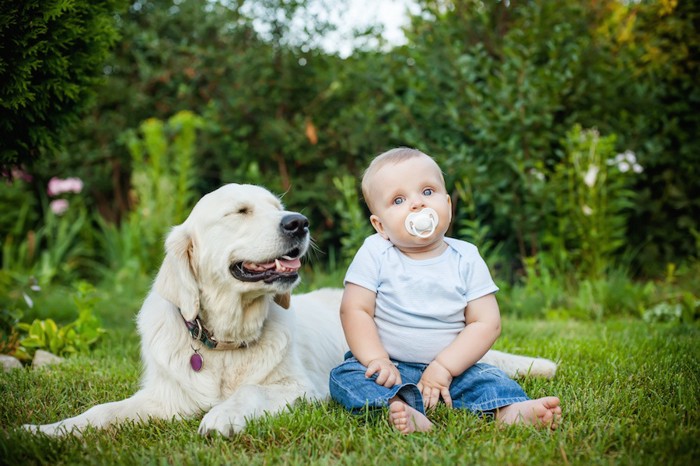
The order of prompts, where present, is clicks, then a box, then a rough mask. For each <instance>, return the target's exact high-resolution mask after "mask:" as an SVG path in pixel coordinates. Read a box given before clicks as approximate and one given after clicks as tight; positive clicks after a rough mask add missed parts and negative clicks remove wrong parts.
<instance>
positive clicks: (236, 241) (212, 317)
mask: <svg viewBox="0 0 700 466" xmlns="http://www.w3.org/2000/svg"><path fill="white" fill-rule="evenodd" d="M309 241H310V238H309V224H308V221H307V219H306V217H304V216H303V215H301V214H299V213H295V212H289V211H286V210H285V209H284V207H283V206H282V204H281V202H280V200H279V199H278V198H277V197H275V196H274V195H272V194H271V193H270V192H269V191H267V190H266V189H264V188H262V187H259V186H252V185H239V184H228V185H225V186H223V187H221V188H219V189H217V190H216V191H213V192H211V193H209V194H207V195H205V196H204V197H202V199H201V200H200V201H199V202H198V203H197V204H196V205H195V207H194V208H193V209H192V212H191V213H190V215H189V217H188V218H187V220H185V222H184V223H182V224H181V225H178V226H176V227H174V228H173V229H172V231H171V232H170V234H169V235H168V237H167V239H166V242H165V249H166V256H165V259H164V260H163V264H162V266H161V268H160V271H159V272H158V275H157V277H156V279H155V281H154V284H153V288H152V290H151V292H150V293H149V295H148V296H147V298H146V300H145V301H144V303H143V306H142V307H141V310H140V312H139V314H138V319H137V327H138V332H139V334H140V337H141V356H142V359H143V376H142V380H141V389H140V390H139V391H138V392H136V393H135V394H134V395H133V396H131V397H130V398H127V399H125V400H122V401H116V402H112V403H105V404H101V405H98V406H95V407H93V408H91V409H89V410H87V411H86V412H84V413H83V414H80V415H78V416H76V417H72V418H69V419H64V420H62V421H59V422H56V423H54V424H47V425H25V428H27V429H29V430H32V431H38V432H44V433H46V434H50V435H61V434H66V433H79V432H80V431H82V430H83V429H85V428H87V427H88V426H92V427H95V428H106V427H108V426H110V425H113V424H115V423H120V422H123V421H126V420H132V421H143V422H145V421H147V420H148V419H149V418H157V419H172V418H190V417H194V416H202V414H203V417H202V421H201V423H200V425H199V432H200V433H201V434H205V435H206V434H210V433H214V432H218V433H220V434H222V435H225V436H229V435H231V434H233V433H236V432H240V431H241V430H243V429H245V426H246V422H248V421H249V420H251V419H254V418H256V417H259V416H262V415H263V414H265V413H269V414H274V413H277V412H280V411H281V410H283V409H286V408H287V407H288V406H291V405H292V404H293V403H294V402H295V401H296V400H298V399H300V398H306V399H308V400H318V399H326V398H327V397H328V374H329V372H330V370H331V369H332V368H333V367H335V366H336V365H338V364H339V363H340V362H341V361H342V360H343V355H344V353H345V351H347V346H346V343H345V338H344V336H343V331H342V328H341V326H340V318H339V312H338V310H339V307H340V297H341V294H342V290H339V289H322V290H318V291H314V292H311V293H307V294H302V295H296V296H293V297H292V298H291V302H289V300H288V297H289V293H290V292H291V291H292V289H293V288H294V286H295V285H296V284H297V283H298V282H299V280H300V279H299V274H298V272H299V268H300V266H301V263H300V259H301V258H302V257H303V256H304V254H305V253H306V251H307V249H308V247H309ZM287 308H288V309H287ZM484 361H485V362H489V363H491V364H494V365H496V366H498V367H500V368H502V369H503V370H505V371H506V373H508V374H509V375H511V376H515V375H517V374H520V375H525V374H530V375H538V376H544V377H551V376H553V375H554V372H555V370H556V365H555V364H554V363H553V362H552V361H548V360H545V359H535V358H529V357H524V356H515V355H510V354H506V353H500V352H497V351H491V352H490V353H489V354H487V355H486V357H485V358H484Z"/></svg>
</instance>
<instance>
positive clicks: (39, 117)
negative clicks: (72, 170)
mask: <svg viewBox="0 0 700 466" xmlns="http://www.w3.org/2000/svg"><path fill="white" fill-rule="evenodd" d="M123 4H124V0H101V1H92V0H70V1H69V0H25V1H21V2H18V1H13V0H2V2H0V112H1V118H0V141H1V142H0V144H2V145H1V146H0V170H1V171H2V172H7V169H9V168H10V167H12V166H18V165H21V164H31V163H33V162H35V161H36V160H37V159H39V158H40V157H42V156H51V155H53V154H55V153H56V152H57V151H58V150H59V148H60V146H61V143H62V141H63V140H64V138H65V135H66V133H67V131H68V130H69V128H70V126H71V125H73V124H75V123H76V122H77V121H79V119H80V117H81V115H82V112H83V111H84V110H85V108H86V107H87V106H88V105H89V103H90V102H91V100H92V98H93V96H94V87H95V85H96V84H97V83H98V82H99V81H100V79H101V76H102V74H103V69H102V67H103V66H104V62H105V59H106V58H107V56H108V54H109V50H110V48H111V47H112V46H113V45H114V44H115V42H116V40H117V38H118V36H117V30H116V25H115V23H114V17H113V15H114V12H115V11H118V10H119V8H121V7H122V6H123Z"/></svg>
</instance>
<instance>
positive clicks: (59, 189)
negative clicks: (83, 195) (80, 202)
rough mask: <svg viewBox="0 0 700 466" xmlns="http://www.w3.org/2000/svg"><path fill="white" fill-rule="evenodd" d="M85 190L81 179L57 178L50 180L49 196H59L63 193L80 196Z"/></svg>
mask: <svg viewBox="0 0 700 466" xmlns="http://www.w3.org/2000/svg"><path fill="white" fill-rule="evenodd" d="M82 190H83V180H81V179H80V178H66V179H65V180H63V179H61V178H56V177H55V176H54V177H53V178H51V179H50V180H49V185H48V189H47V192H48V194H49V196H52V197H53V196H58V195H59V194H63V193H76V194H78V193H79V192H80V191H82Z"/></svg>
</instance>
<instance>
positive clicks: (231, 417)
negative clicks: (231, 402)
mask: <svg viewBox="0 0 700 466" xmlns="http://www.w3.org/2000/svg"><path fill="white" fill-rule="evenodd" d="M245 425H246V420H245V418H244V417H243V416H241V415H239V414H236V413H235V412H231V411H229V410H227V409H225V407H223V406H215V407H214V408H212V410H211V411H209V412H208V413H207V414H205V415H204V418H202V422H201V423H200V424H199V434H200V435H210V434H212V433H215V432H218V433H219V434H221V435H223V436H224V437H230V436H231V435H233V434H236V433H238V432H241V431H242V430H243V429H245Z"/></svg>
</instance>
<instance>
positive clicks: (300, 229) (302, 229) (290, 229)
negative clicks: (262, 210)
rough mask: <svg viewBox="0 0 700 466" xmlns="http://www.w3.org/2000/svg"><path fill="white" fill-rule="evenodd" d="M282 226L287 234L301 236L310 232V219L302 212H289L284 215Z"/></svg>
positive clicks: (283, 231)
mask: <svg viewBox="0 0 700 466" xmlns="http://www.w3.org/2000/svg"><path fill="white" fill-rule="evenodd" d="M280 228H281V229H282V233H284V234H285V235H288V236H293V237H296V238H301V237H302V236H304V235H307V234H308V233H309V219H307V218H306V217H304V216H303V215H301V214H288V215H285V216H284V217H282V221H281V222H280Z"/></svg>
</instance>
